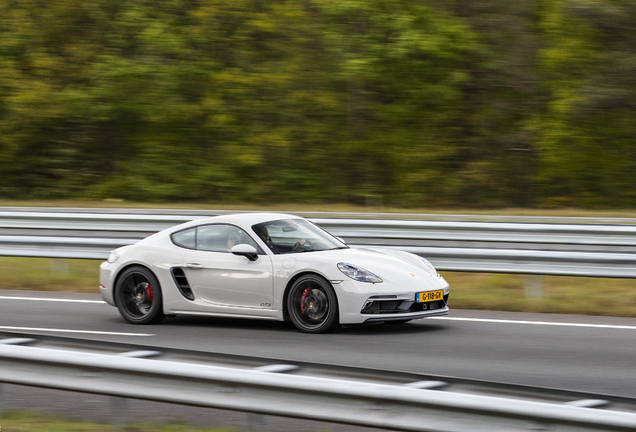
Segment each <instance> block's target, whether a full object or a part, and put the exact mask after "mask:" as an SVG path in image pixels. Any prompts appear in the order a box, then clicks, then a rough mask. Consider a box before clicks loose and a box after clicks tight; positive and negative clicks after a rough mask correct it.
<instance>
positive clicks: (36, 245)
mask: <svg viewBox="0 0 636 432" xmlns="http://www.w3.org/2000/svg"><path fill="white" fill-rule="evenodd" d="M124 211H125V212H126V213H122V212H124ZM226 213H232V211H213V210H210V211H207V210H206V211H203V210H191V211H190V210H141V209H137V210H121V209H50V208H7V207H4V208H0V255H4V256H29V257H50V258H83V259H105V258H106V257H107V255H108V252H109V251H110V250H111V249H114V248H116V247H119V246H124V245H127V244H132V243H134V242H136V241H138V240H139V239H142V238H144V237H146V236H148V235H150V234H152V233H154V232H157V231H159V230H162V229H165V228H168V227H170V226H173V225H176V224H179V223H183V222H186V221H189V220H193V219H197V218H203V217H206V216H213V215H216V214H226ZM296 214H301V213H298V212H296ZM302 215H304V216H308V217H309V219H310V220H312V221H313V222H314V223H316V224H318V225H320V226H322V227H323V228H325V229H326V230H328V231H329V232H331V233H332V234H334V235H336V236H339V237H342V238H344V239H345V240H346V241H347V243H348V244H351V245H355V246H375V247H378V246H379V247H390V248H398V249H401V250H406V251H409V252H413V253H416V254H418V255H421V256H425V257H427V258H428V259H430V260H431V262H433V264H434V265H435V266H436V267H437V268H438V269H439V270H450V271H472V272H491V273H521V274H545V275H571V276H593V277H622V278H636V225H631V224H632V223H636V220H633V219H619V218H613V219H598V220H597V219H592V218H579V219H577V218H557V219H558V220H567V222H568V223H552V222H548V220H550V221H552V220H553V218H547V219H539V218H537V217H533V218H531V220H532V221H534V222H532V223H529V222H512V221H511V219H512V217H509V216H506V217H503V216H502V217H498V216H481V215H478V216H474V217H475V218H476V219H480V220H473V221H470V220H458V219H459V217H460V215H448V218H449V219H451V220H439V219H441V218H442V217H443V215H424V216H430V217H431V218H432V217H435V218H437V219H438V220H419V219H418V220H416V219H397V218H406V217H410V218H414V217H416V216H418V215H404V214H386V213H365V214H352V213H331V214H328V215H329V216H330V217H328V218H327V217H324V216H325V215H326V214H325V213H310V214H302ZM354 215H355V216H357V217H355V218H352V216H354ZM419 216H422V215H419ZM370 217H377V218H385V219H368V218H370ZM465 217H467V216H465ZM386 218H389V219H386ZM489 218H490V220H493V221H484V219H489ZM522 219H523V220H527V217H526V218H522ZM501 220H505V222H502V221H501ZM575 222H580V223H575ZM607 222H612V223H611V224H608V223H607Z"/></svg>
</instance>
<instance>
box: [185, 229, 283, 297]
mask: <svg viewBox="0 0 636 432" xmlns="http://www.w3.org/2000/svg"><path fill="white" fill-rule="evenodd" d="M236 244H249V245H251V246H253V247H255V248H256V249H257V251H259V255H258V258H257V259H256V260H255V261H251V260H249V259H248V258H246V257H245V256H240V255H234V254H232V252H230V249H231V248H232V246H234V245H236ZM183 268H184V272H185V273H186V277H187V279H188V281H189V283H190V286H191V288H192V291H193V292H194V296H195V298H198V299H201V300H204V301H206V302H209V303H212V304H214V305H219V306H231V307H246V308H267V309H271V307H272V303H273V302H272V297H273V278H272V260H271V258H270V257H269V256H268V255H267V254H265V253H264V252H263V251H262V250H261V249H260V248H259V246H258V245H257V244H256V242H254V240H253V239H252V238H251V237H250V236H249V235H248V234H247V233H246V232H245V231H243V230H242V229H241V228H239V227H236V226H234V225H228V224H212V225H203V226H199V227H197V231H196V250H192V251H190V252H188V253H187V254H186V255H185V257H184V261H183Z"/></svg>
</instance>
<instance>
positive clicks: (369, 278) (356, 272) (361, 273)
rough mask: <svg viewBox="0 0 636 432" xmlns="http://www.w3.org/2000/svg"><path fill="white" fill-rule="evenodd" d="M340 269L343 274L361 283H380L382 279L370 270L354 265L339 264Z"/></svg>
mask: <svg viewBox="0 0 636 432" xmlns="http://www.w3.org/2000/svg"><path fill="white" fill-rule="evenodd" d="M338 269H339V270H340V271H341V272H343V273H344V274H345V275H347V276H349V277H350V278H351V279H353V280H357V281H359V282H368V283H380V282H382V279H380V278H379V277H377V276H376V275H374V274H373V273H371V272H370V271H368V270H365V269H363V268H361V267H358V266H354V265H352V264H346V263H339V264H338Z"/></svg>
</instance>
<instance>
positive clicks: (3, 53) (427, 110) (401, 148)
mask: <svg viewBox="0 0 636 432" xmlns="http://www.w3.org/2000/svg"><path fill="white" fill-rule="evenodd" d="M634 28H636V1H633V0H588V1H585V0H577V1H574V0H524V1H516V0H444V1H442V0H402V1H400V0H296V1H291V0H225V1H221V0H152V1H150V0H148V1H146V0H125V1H124V0H81V1H63V0H46V1H43V0H20V1H15V0H0V170H1V172H2V175H1V176H0V198H6V199H15V198H20V199H23V198H29V199H37V198H43V197H46V198H70V199H86V200H94V199H105V198H115V199H127V200H135V201H145V202H149V201H150V202H153V201H154V202H166V201H173V202H174V201H184V202H187V201H208V202H209V201H225V202H252V203H259V202H299V203H303V202H305V203H328V202H342V203H352V204H362V205H391V206H397V207H431V206H462V207H471V206H480V207H510V206H515V207H563V206H576V207H586V208H598V207H630V206H634V205H636V188H634V187H633V183H634V180H633V179H634V175H635V174H636V145H635V139H636V121H634V112H635V105H636V73H635V72H636V32H634Z"/></svg>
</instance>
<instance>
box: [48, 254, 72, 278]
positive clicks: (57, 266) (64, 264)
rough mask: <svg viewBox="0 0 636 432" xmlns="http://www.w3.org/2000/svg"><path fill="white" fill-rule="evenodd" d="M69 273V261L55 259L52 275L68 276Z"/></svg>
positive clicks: (52, 265)
mask: <svg viewBox="0 0 636 432" xmlns="http://www.w3.org/2000/svg"><path fill="white" fill-rule="evenodd" d="M69 272H70V268H69V262H68V260H67V259H62V258H53V259H52V260H51V274H62V275H67V274H69Z"/></svg>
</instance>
